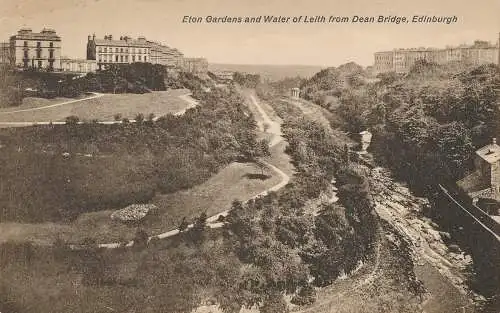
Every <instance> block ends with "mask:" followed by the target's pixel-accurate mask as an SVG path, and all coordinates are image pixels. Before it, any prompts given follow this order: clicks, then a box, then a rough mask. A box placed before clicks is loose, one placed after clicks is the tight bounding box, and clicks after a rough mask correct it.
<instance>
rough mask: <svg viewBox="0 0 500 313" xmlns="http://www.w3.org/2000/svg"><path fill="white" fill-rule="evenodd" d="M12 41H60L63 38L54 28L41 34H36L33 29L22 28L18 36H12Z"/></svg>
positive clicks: (44, 30)
mask: <svg viewBox="0 0 500 313" xmlns="http://www.w3.org/2000/svg"><path fill="white" fill-rule="evenodd" d="M11 39H50V40H55V41H58V40H61V37H59V36H58V35H57V34H56V31H55V30H54V29H52V28H44V29H42V31H41V32H39V33H34V32H33V30H32V29H31V28H21V29H20V30H19V31H18V32H17V34H16V35H14V36H11Z"/></svg>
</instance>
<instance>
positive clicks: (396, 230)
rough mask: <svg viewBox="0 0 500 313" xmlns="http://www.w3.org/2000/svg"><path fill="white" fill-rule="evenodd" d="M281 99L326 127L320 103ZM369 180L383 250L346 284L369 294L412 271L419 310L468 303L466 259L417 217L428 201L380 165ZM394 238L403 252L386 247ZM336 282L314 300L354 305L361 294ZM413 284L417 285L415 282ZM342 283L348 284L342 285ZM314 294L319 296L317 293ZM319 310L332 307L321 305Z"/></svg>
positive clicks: (452, 308)
mask: <svg viewBox="0 0 500 313" xmlns="http://www.w3.org/2000/svg"><path fill="white" fill-rule="evenodd" d="M284 101H287V102H289V103H292V104H294V105H295V106H297V107H298V108H300V109H301V110H302V112H303V113H304V114H305V115H309V116H314V117H315V118H316V119H318V120H319V121H323V122H322V125H324V126H325V127H328V128H330V125H329V119H328V118H326V117H325V116H324V115H323V114H322V111H323V110H324V109H323V108H320V107H319V106H317V105H315V104H312V103H310V102H307V101H291V100H284ZM329 114H331V113H329ZM370 180H371V184H370V193H371V195H372V197H373V199H374V203H375V210H376V212H377V215H378V216H379V217H380V218H381V220H382V221H384V223H383V225H384V226H383V229H384V235H383V236H382V237H381V240H380V242H379V245H380V246H379V247H381V249H382V251H383V252H382V253H381V254H377V256H379V258H376V260H375V262H373V263H372V265H371V267H370V268H371V270H368V271H367V272H365V274H364V275H363V274H362V275H359V276H356V275H355V276H353V277H352V278H351V279H352V280H351V283H352V284H354V285H356V286H357V287H358V288H359V289H360V290H364V292H366V293H367V294H370V293H371V292H372V290H370V286H373V285H374V284H375V285H378V286H379V288H380V289H382V290H383V289H384V288H387V286H388V285H391V284H392V282H390V279H388V277H392V276H394V275H395V274H397V275H410V276H415V275H416V278H418V279H419V280H421V281H422V282H423V287H424V288H425V289H426V290H427V294H426V300H425V301H423V302H422V309H423V310H425V311H426V312H436V313H438V312H440V313H444V312H450V313H452V312H453V313H454V312H456V310H459V309H461V308H464V307H470V306H471V305H472V304H471V302H469V300H468V297H467V296H466V294H467V289H466V287H465V277H464V275H463V270H464V269H465V268H466V267H467V266H468V265H469V264H470V258H469V257H468V256H465V255H464V254H461V253H450V251H449V249H447V248H446V245H445V244H444V243H443V240H442V238H441V236H440V233H439V231H437V230H435V229H434V227H433V224H432V223H431V222H430V221H429V220H426V219H423V218H421V211H422V208H423V206H425V205H427V201H426V200H425V199H421V198H417V197H415V196H413V195H412V194H411V193H410V192H409V190H408V188H406V187H405V186H403V185H401V184H399V183H396V182H394V181H393V179H392V178H391V176H390V173H389V172H388V171H386V170H383V169H381V168H374V169H372V170H371V178H370ZM434 226H435V225H434ZM394 238H399V239H398V240H397V241H398V242H399V243H398V244H399V245H401V244H403V245H404V246H405V247H407V252H408V255H404V254H402V255H398V253H395V252H394V251H393V252H390V251H391V246H392V245H393V244H394ZM408 258H410V259H408ZM387 264H394V266H402V264H408V266H409V267H408V268H407V269H406V272H404V271H403V272H400V273H397V272H396V273H395V272H394V269H393V268H391V267H387ZM396 279H397V278H396ZM337 287H338V286H334V287H332V288H331V290H329V291H326V292H325V297H326V298H327V299H328V300H323V301H321V300H320V301H318V303H323V306H324V307H326V306H333V305H335V306H339V305H340V306H347V307H348V306H349V305H348V303H349V301H352V304H354V303H355V302H356V301H355V299H357V300H360V299H362V298H363V296H366V294H363V292H362V291H359V292H355V293H352V294H350V295H349V296H348V297H347V298H345V295H344V294H345V292H344V293H342V291H341V290H342V288H341V287H338V288H339V289H336V288H337ZM415 287H416V288H419V287H418V285H416V286H415ZM345 288H348V287H347V285H346V286H345ZM339 290H340V291H339ZM339 292H340V295H342V296H341V297H340V296H339ZM319 298H320V299H321V296H320V297H319ZM348 299H350V300H348ZM316 309H319V308H316V306H313V307H312V309H311V310H309V311H310V312H312V311H314V312H318V311H317V310H316ZM319 311H324V312H336V311H329V310H327V309H326V308H324V309H323V310H321V309H320V310H319ZM388 311H390V310H388ZM340 312H343V311H340Z"/></svg>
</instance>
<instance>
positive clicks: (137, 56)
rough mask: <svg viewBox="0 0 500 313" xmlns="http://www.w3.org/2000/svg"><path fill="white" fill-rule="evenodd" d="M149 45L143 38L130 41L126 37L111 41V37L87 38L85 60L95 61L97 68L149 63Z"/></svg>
mask: <svg viewBox="0 0 500 313" xmlns="http://www.w3.org/2000/svg"><path fill="white" fill-rule="evenodd" d="M150 49H151V46H150V44H149V43H148V42H147V41H146V38H145V37H139V38H137V39H132V38H130V37H128V36H125V37H120V38H119V39H118V40H115V39H113V36H112V35H106V36H104V39H96V38H95V35H93V36H88V41H87V60H94V61H97V65H98V66H102V65H105V64H127V63H134V62H149V61H150Z"/></svg>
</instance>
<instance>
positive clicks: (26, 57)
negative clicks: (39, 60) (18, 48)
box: [24, 50, 29, 59]
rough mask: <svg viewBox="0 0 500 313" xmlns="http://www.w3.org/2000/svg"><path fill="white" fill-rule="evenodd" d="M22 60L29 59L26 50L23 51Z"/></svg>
mask: <svg viewBox="0 0 500 313" xmlns="http://www.w3.org/2000/svg"><path fill="white" fill-rule="evenodd" d="M24 58H25V59H28V58H29V56H28V51H27V50H25V51H24Z"/></svg>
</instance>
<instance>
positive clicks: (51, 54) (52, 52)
mask: <svg viewBox="0 0 500 313" xmlns="http://www.w3.org/2000/svg"><path fill="white" fill-rule="evenodd" d="M53 58H54V50H50V51H49V59H53Z"/></svg>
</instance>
